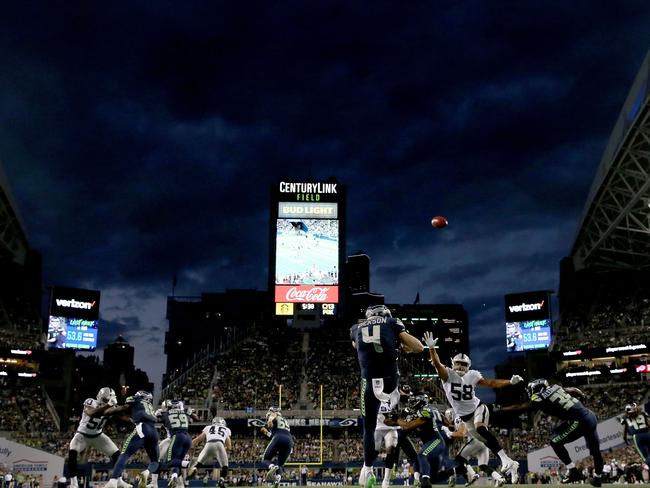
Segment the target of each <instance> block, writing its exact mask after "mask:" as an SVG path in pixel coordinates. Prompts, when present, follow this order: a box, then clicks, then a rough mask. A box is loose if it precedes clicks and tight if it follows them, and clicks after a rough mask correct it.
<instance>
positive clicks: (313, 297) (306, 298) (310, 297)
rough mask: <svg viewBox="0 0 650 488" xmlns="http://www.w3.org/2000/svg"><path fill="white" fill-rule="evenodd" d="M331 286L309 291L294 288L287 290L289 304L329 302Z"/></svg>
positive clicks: (314, 288) (317, 287)
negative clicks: (328, 295) (328, 294)
mask: <svg viewBox="0 0 650 488" xmlns="http://www.w3.org/2000/svg"><path fill="white" fill-rule="evenodd" d="M329 289H330V288H329V286H315V287H313V288H309V289H306V290H305V289H302V290H299V289H298V288H296V287H295V286H292V287H291V288H289V289H288V290H287V293H286V297H287V300H286V301H287V302H324V301H325V300H327V292H328V290H329Z"/></svg>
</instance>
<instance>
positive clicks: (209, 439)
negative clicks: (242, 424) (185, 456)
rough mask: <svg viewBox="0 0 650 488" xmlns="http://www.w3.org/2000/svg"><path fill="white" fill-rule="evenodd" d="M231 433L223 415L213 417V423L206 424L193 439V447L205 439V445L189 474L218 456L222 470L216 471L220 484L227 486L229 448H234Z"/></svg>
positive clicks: (222, 487) (191, 466) (223, 486)
mask: <svg viewBox="0 0 650 488" xmlns="http://www.w3.org/2000/svg"><path fill="white" fill-rule="evenodd" d="M231 433H232V432H231V431H230V429H229V428H228V426H227V424H226V420H225V419H223V418H222V417H215V418H214V419H212V425H208V426H206V427H205V428H204V429H203V431H202V432H201V433H200V434H199V435H198V436H196V437H195V438H194V439H192V447H194V446H197V445H199V444H200V443H201V442H203V441H205V446H203V449H202V450H201V452H200V453H199V456H198V457H197V458H196V460H194V461H192V464H190V467H189V469H188V472H187V474H188V476H192V475H193V474H194V473H195V472H196V470H197V466H198V465H201V466H204V465H205V464H206V462H208V461H209V462H210V463H212V461H214V459H215V458H216V460H217V462H218V463H219V466H220V472H219V471H218V472H217V473H216V478H217V479H218V480H219V481H218V485H219V486H220V487H221V488H225V486H226V481H225V477H226V476H227V475H228V450H229V449H231V448H232V441H231V440H230V435H231Z"/></svg>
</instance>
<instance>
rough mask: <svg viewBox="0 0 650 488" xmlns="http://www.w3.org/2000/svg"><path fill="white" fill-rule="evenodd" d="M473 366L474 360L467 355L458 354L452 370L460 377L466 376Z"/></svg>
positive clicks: (454, 358) (454, 359) (452, 363)
mask: <svg viewBox="0 0 650 488" xmlns="http://www.w3.org/2000/svg"><path fill="white" fill-rule="evenodd" d="M471 366H472V360H471V359H470V358H469V356H468V355H467V354H463V353H462V352H461V353H458V354H456V355H455V356H454V357H453V358H452V360H451V369H453V370H454V371H456V373H458V375H459V376H464V375H465V373H467V372H468V371H469V368H470V367H471Z"/></svg>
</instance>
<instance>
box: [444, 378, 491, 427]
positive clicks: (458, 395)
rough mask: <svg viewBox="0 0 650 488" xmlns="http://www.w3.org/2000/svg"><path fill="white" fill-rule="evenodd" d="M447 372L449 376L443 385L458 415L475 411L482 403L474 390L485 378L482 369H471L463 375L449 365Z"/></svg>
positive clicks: (461, 415)
mask: <svg viewBox="0 0 650 488" xmlns="http://www.w3.org/2000/svg"><path fill="white" fill-rule="evenodd" d="M447 373H448V375H449V377H448V378H447V381H445V382H444V383H443V384H442V387H443V388H444V390H445V395H447V400H449V403H450V404H451V406H452V408H453V409H454V412H455V413H456V415H458V416H459V417H463V416H465V415H469V414H470V413H472V412H474V410H476V407H478V406H479V404H480V403H481V401H480V400H479V399H478V397H477V396H476V394H475V393H474V392H475V390H476V385H477V383H478V382H479V381H481V379H483V375H482V374H481V373H480V371H477V370H475V369H470V370H469V371H468V372H467V373H465V374H464V375H463V376H461V375H459V374H458V373H457V372H456V371H454V370H453V369H451V368H450V367H447Z"/></svg>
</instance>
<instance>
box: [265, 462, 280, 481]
mask: <svg viewBox="0 0 650 488" xmlns="http://www.w3.org/2000/svg"><path fill="white" fill-rule="evenodd" d="M277 470H278V465H277V464H271V465H270V466H269V471H268V473H266V479H267V480H271V478H273V476H274V475H275V472H276V471H277Z"/></svg>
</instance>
